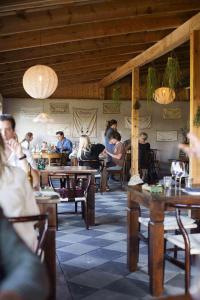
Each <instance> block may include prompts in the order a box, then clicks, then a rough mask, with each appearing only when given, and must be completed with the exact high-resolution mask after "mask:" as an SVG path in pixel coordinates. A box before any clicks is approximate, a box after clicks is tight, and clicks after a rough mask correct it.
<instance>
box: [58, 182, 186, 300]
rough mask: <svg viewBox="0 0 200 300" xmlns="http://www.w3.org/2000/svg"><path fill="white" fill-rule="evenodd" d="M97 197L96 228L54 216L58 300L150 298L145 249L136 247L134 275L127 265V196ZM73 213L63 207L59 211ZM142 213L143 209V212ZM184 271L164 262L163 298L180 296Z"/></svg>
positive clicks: (72, 218) (77, 218)
mask: <svg viewBox="0 0 200 300" xmlns="http://www.w3.org/2000/svg"><path fill="white" fill-rule="evenodd" d="M115 186H116V187H117V185H114V186H113V187H112V191H111V192H107V193H104V194H103V195H100V193H96V226H94V227H92V228H91V229H90V230H86V229H85V225H84V222H83V220H82V219H81V215H79V214H78V215H76V214H74V213H73V214H59V231H58V232H57V237H56V242H57V300H61V299H62V300H64V299H68V300H70V299H74V300H78V299H84V300H100V299H104V300H111V299H115V300H118V299H119V300H134V299H151V297H150V295H149V287H148V281H149V279H148V274H147V247H146V245H145V244H143V243H140V262H139V269H138V271H137V272H134V273H130V272H129V271H128V269H127V266H126V199H127V196H126V193H125V192H122V191H121V190H117V188H116V187H115ZM66 209H67V210H68V211H72V212H73V211H74V204H67V205H66V204H62V205H61V206H60V207H59V211H60V212H63V211H66ZM143 213H144V214H145V213H146V212H145V210H144V211H143ZM183 286H184V273H183V271H181V270H180V269H178V268H176V267H175V266H173V265H171V264H170V263H166V271H165V294H166V295H167V294H177V293H183V292H184V290H183Z"/></svg>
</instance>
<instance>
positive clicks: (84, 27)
mask: <svg viewBox="0 0 200 300" xmlns="http://www.w3.org/2000/svg"><path fill="white" fill-rule="evenodd" d="M191 15H192V14H191V12H189V13H183V14H172V15H170V16H164V15H163V16H142V17H140V16H139V17H129V18H124V19H121V20H120V22H119V21H118V20H111V21H104V22H94V23H84V24H81V25H72V26H66V27H62V28H59V29H58V28H55V29H47V30H43V31H33V32H32V33H31V34H28V33H19V34H14V35H12V34H11V35H7V36H1V37H0V52H3V51H9V50H15V49H23V48H32V47H38V46H40V45H52V44H57V43H63V42H73V41H79V40H86V39H93V38H102V37H108V36H115V35H119V34H127V33H131V32H132V33H133V32H143V31H156V30H162V29H174V28H176V27H178V26H180V25H181V24H182V23H184V22H185V21H186V20H187V19H188V18H190V17H191Z"/></svg>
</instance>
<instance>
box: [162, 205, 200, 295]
mask: <svg viewBox="0 0 200 300" xmlns="http://www.w3.org/2000/svg"><path fill="white" fill-rule="evenodd" d="M171 207H173V208H175V211H176V220H177V224H178V227H179V230H180V233H181V234H179V235H170V234H165V240H166V242H170V243H172V244H173V245H175V246H176V247H178V248H180V249H182V250H184V251H185V259H184V262H181V261H178V260H177V259H175V258H173V257H171V256H169V255H166V258H167V259H168V260H170V262H171V263H174V264H175V265H176V266H179V267H180V268H182V269H183V270H185V293H186V294H187V293H188V292H189V287H190V274H191V256H192V255H200V233H190V234H189V233H188V232H187V227H186V226H184V222H183V221H182V217H181V211H182V210H188V209H191V210H192V209H200V205H190V204H174V205H171ZM165 250H166V243H165Z"/></svg>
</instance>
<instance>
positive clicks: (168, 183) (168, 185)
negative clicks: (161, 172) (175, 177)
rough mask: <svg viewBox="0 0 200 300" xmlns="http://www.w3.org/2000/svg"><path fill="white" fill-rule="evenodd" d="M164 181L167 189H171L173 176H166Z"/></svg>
mask: <svg viewBox="0 0 200 300" xmlns="http://www.w3.org/2000/svg"><path fill="white" fill-rule="evenodd" d="M163 183H164V188H165V189H171V186H172V177H171V176H164V177H163Z"/></svg>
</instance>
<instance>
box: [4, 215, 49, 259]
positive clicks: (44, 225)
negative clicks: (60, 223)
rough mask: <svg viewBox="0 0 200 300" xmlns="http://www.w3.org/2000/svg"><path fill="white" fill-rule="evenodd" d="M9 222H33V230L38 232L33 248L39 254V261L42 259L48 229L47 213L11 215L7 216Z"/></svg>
mask: <svg viewBox="0 0 200 300" xmlns="http://www.w3.org/2000/svg"><path fill="white" fill-rule="evenodd" d="M8 220H9V222H11V223H13V224H14V223H26V222H34V223H35V224H34V227H35V230H37V232H38V244H37V247H36V250H35V253H36V254H37V255H38V256H39V258H40V259H41V261H43V259H44V253H45V240H46V234H47V229H48V215H47V214H42V215H33V216H23V217H13V218H8Z"/></svg>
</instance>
